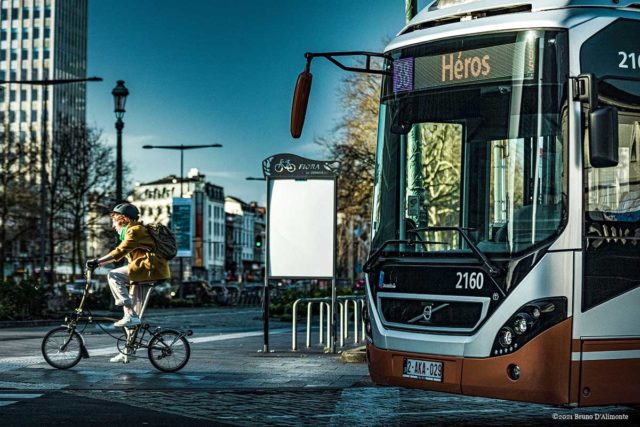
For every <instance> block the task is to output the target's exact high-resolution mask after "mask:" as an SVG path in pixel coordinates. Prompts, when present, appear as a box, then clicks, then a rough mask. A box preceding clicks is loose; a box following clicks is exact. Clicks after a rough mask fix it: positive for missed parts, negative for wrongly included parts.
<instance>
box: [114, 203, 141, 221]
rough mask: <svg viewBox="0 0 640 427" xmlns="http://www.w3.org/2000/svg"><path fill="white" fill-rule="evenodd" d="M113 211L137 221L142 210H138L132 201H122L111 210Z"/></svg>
mask: <svg viewBox="0 0 640 427" xmlns="http://www.w3.org/2000/svg"><path fill="white" fill-rule="evenodd" d="M111 213H119V214H122V215H124V216H126V217H127V218H131V219H132V220H134V221H136V220H137V219H138V218H139V217H140V212H139V211H138V208H136V207H135V206H134V205H132V204H131V203H120V204H119V205H117V206H116V207H115V208H113V209H112V210H111Z"/></svg>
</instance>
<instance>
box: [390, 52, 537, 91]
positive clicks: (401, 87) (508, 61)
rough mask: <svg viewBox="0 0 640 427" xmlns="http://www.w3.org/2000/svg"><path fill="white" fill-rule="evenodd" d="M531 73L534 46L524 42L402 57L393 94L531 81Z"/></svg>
mask: <svg viewBox="0 0 640 427" xmlns="http://www.w3.org/2000/svg"><path fill="white" fill-rule="evenodd" d="M396 63H397V65H396ZM535 70H536V50H535V45H534V44H533V43H528V42H526V41H522V42H516V43H509V44H502V45H497V46H488V47H485V48H481V49H471V50H464V51H458V52H449V53H444V54H439V55H431V56H422V57H417V58H403V59H399V60H396V61H395V62H394V73H393V82H394V85H393V91H394V93H401V92H406V91H413V90H422V89H431V88H437V87H442V86H450V85H460V84H471V83H484V82H489V81H504V80H531V79H533V78H534V76H535Z"/></svg>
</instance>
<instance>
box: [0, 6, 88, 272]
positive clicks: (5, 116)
mask: <svg viewBox="0 0 640 427" xmlns="http://www.w3.org/2000/svg"><path fill="white" fill-rule="evenodd" d="M86 64H87V0H2V1H1V2H0V80H1V82H0V144H1V147H0V148H1V149H0V155H1V158H2V165H0V167H1V168H0V171H1V172H2V175H3V180H5V179H6V180H8V181H7V182H8V183H10V184H13V185H14V186H15V185H16V182H18V183H19V182H21V183H23V184H24V185H25V186H26V185H28V184H29V183H31V184H32V186H35V187H36V188H37V186H38V185H40V183H41V177H42V175H41V171H42V167H43V166H44V170H45V171H46V174H45V175H44V176H45V177H47V178H46V179H47V180H49V181H51V180H52V179H51V177H52V175H51V173H52V166H53V162H54V161H55V156H54V155H52V154H53V152H52V149H55V147H57V146H58V145H57V144H58V140H59V138H60V134H61V131H63V128H65V127H68V126H75V125H78V124H80V125H81V124H83V123H84V122H85V117H86V83H84V82H80V83H61V82H60V80H68V79H83V78H85V77H86ZM43 81H44V82H47V81H48V82H49V83H46V84H42V82H43ZM43 149H44V152H45V153H46V156H45V157H42V156H41V154H42V153H43ZM43 160H44V161H43ZM3 182H4V181H3ZM45 182H46V180H45ZM15 188H26V187H19V186H18V187H14V188H13V189H12V187H11V186H10V185H9V184H6V185H4V184H3V188H2V192H4V194H5V196H7V195H8V196H9V197H13V196H14V194H13V193H15V192H16V190H15ZM18 191H20V190H18ZM36 191H37V190H36ZM45 194H46V193H45ZM32 198H33V197H32ZM36 198H37V197H36ZM12 202H13V201H12ZM37 209H42V208H36V210H35V212H34V211H33V210H31V211H26V210H25V213H24V214H25V216H29V215H32V216H40V217H42V216H43V213H42V212H38V211H37ZM1 220H2V219H1V218H0V221H1ZM7 222H8V221H7ZM3 227H4V224H3ZM32 228H33V227H32ZM36 228H37V227H36ZM42 228H43V227H40V231H39V233H40V234H39V236H40V238H42V233H43V230H42ZM33 233H34V231H33V230H32V231H31V236H30V235H29V233H17V232H16V234H17V235H19V237H18V238H16V239H15V240H12V238H11V237H9V238H8V241H6V242H2V243H4V247H3V248H2V252H3V253H0V256H2V255H5V259H6V260H7V261H9V264H13V266H14V269H20V268H21V267H20V266H24V265H30V266H34V264H36V262H35V258H37V255H35V256H34V253H35V254H37V250H36V247H37V246H38V242H37V239H35V237H36V236H35V235H34V234H33ZM40 258H41V257H40ZM0 263H1V262H0ZM4 271H5V272H7V274H12V271H11V269H10V268H9V269H7V268H5V270H4Z"/></svg>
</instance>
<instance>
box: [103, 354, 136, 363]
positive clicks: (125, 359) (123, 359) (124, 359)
mask: <svg viewBox="0 0 640 427" xmlns="http://www.w3.org/2000/svg"><path fill="white" fill-rule="evenodd" d="M132 360H135V356H127V355H126V354H124V353H118V354H116V355H115V356H113V357H112V358H111V359H109V362H111V363H129V362H131V361H132Z"/></svg>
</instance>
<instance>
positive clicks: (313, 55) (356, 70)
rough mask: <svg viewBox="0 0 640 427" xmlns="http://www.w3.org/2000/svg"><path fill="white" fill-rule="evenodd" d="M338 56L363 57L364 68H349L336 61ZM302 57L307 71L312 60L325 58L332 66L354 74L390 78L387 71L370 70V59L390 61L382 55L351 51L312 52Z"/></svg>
mask: <svg viewBox="0 0 640 427" xmlns="http://www.w3.org/2000/svg"><path fill="white" fill-rule="evenodd" d="M339 56H364V57H365V58H366V60H365V66H364V68H360V67H349V66H347V65H344V64H343V63H342V62H340V61H338V60H337V59H336V58H335V57H339ZM304 57H305V58H307V69H309V67H310V65H311V60H312V59H313V58H325V59H328V60H329V61H331V62H332V63H333V64H334V65H336V66H338V67H339V68H341V69H343V70H345V71H351V72H354V73H369V74H379V75H387V76H390V75H391V72H389V71H385V70H376V69H373V68H371V58H384V59H389V60H390V59H391V57H390V56H389V55H387V54H384V53H377V52H362V51H353V52H316V53H312V52H307V53H305V54H304Z"/></svg>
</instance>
